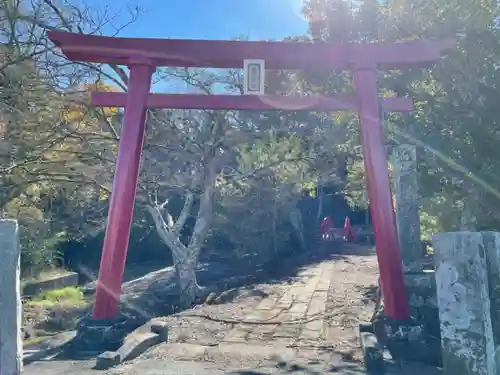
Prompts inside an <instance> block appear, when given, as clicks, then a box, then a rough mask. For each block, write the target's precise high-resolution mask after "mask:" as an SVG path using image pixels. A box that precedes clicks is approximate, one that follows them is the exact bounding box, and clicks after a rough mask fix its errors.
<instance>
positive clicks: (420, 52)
mask: <svg viewBox="0 0 500 375" xmlns="http://www.w3.org/2000/svg"><path fill="white" fill-rule="evenodd" d="M49 38H50V40H52V41H53V42H54V43H55V44H56V45H57V46H58V47H60V48H61V49H62V52H63V53H64V54H65V55H66V57H67V58H68V59H70V60H73V61H87V62H94V63H108V64H120V65H127V66H128V67H129V69H130V82H129V86H128V89H129V91H128V93H109V92H96V93H93V95H92V103H93V104H94V105H98V106H104V107H125V116H124V120H123V127H122V131H121V136H120V142H119V151H118V159H117V164H116V171H115V177H114V181H113V191H112V195H111V202H110V207H109V214H108V223H107V227H106V235H105V239H104V247H103V253H102V257H101V264H100V269H99V279H98V283H97V291H96V301H95V305H94V309H93V318H94V319H96V320H98V319H109V318H113V317H115V316H116V314H117V313H118V300H119V295H120V289H121V281H122V277H123V271H124V268H125V260H126V254H127V247H128V241H129V235H130V226H131V222H132V214H133V208H134V201H135V194H136V188H137V178H138V171H139V164H140V158H141V153H142V147H143V139H144V132H145V120H146V109H147V108H172V109H176V108H177V109H203V108H205V109H219V110H223V109H240V110H244V109H247V110H248V109H254V110H293V111H297V110H308V111H345V110H346V111H358V112H359V117H360V124H361V129H360V133H361V144H362V148H363V154H364V164H365V170H366V174H367V178H368V195H369V198H370V203H371V214H372V218H373V224H374V232H375V239H376V243H377V258H378V263H379V268H380V278H381V283H382V289H383V294H384V302H385V311H386V313H387V315H388V316H389V317H390V318H393V319H407V318H408V317H409V316H408V315H409V314H408V304H407V300H406V291H405V287H404V281H403V271H402V264H401V255H400V249H399V243H398V237H397V231H396V221H395V216H394V211H393V207H392V196H391V186H390V181H389V174H388V165H387V152H386V149H385V140H384V134H383V128H382V123H381V109H380V102H382V105H383V108H384V110H387V111H410V110H411V108H412V101H411V99H408V98H397V97H396V98H383V99H379V98H378V91H377V78H376V75H377V70H378V69H401V68H405V67H410V66H412V67H415V66H417V67H425V66H429V65H430V64H432V63H434V62H435V61H437V60H438V59H439V58H440V56H441V54H442V52H443V51H444V50H445V49H447V48H448V47H449V43H447V42H435V41H413V42H407V43H396V44H382V43H381V44H376V43H370V44H328V43H308V42H248V41H215V40H180V39H145V38H114V37H103V36H93V35H84V34H73V33H65V32H49ZM246 59H263V60H265V65H266V69H290V70H299V69H308V68H310V67H313V68H315V69H322V70H324V69H329V70H352V71H353V73H354V75H353V76H354V86H355V88H356V90H357V96H353V97H343V98H326V97H302V98H297V97H284V96H269V95H264V96H254V95H243V96H234V95H192V94H189V95H188V94H175V95H170V94H151V93H149V91H150V86H151V76H152V74H153V73H154V71H155V69H156V67H159V66H175V67H206V68H243V64H244V60H246Z"/></svg>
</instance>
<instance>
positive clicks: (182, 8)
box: [82, 0, 308, 92]
mask: <svg viewBox="0 0 500 375" xmlns="http://www.w3.org/2000/svg"><path fill="white" fill-rule="evenodd" d="M82 1H83V2H84V3H85V4H87V5H90V6H91V7H92V8H95V9H102V8H103V6H102V0H82ZM111 4H112V5H109V6H107V8H109V14H117V16H116V17H115V18H114V20H113V23H114V25H115V26H117V27H119V26H122V25H124V24H126V23H127V22H128V21H129V20H130V12H129V10H128V9H130V7H132V6H139V7H140V8H141V14H140V17H139V18H138V20H136V21H134V22H133V23H131V24H130V25H128V26H127V27H126V28H124V29H123V30H122V31H121V32H120V34H119V35H120V36H126V37H143V38H181V39H231V38H232V37H240V36H243V37H247V38H249V39H250V40H269V39H272V40H281V39H283V38H285V37H287V36H294V35H302V34H304V33H306V32H307V28H308V24H307V21H306V20H305V19H304V18H303V17H302V15H301V12H300V10H301V8H302V0H113V2H112V3H111ZM115 29H116V28H115V27H111V26H110V27H109V28H108V29H106V28H105V29H104V30H103V32H104V34H105V35H112V34H113V33H114V31H115ZM152 91H156V92H158V91H161V92H165V91H169V92H182V91H185V90H184V89H183V88H179V87H174V86H173V83H171V82H170V83H167V82H165V81H162V82H156V83H154V84H153V87H152Z"/></svg>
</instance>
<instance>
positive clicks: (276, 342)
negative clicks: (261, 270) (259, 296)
mask: <svg viewBox="0 0 500 375" xmlns="http://www.w3.org/2000/svg"><path fill="white" fill-rule="evenodd" d="M332 271H333V263H332V262H324V263H321V264H319V265H315V266H313V267H310V268H307V269H305V270H304V271H301V272H300V273H299V274H298V280H297V281H295V282H294V283H293V284H291V285H289V286H288V287H287V288H286V289H285V291H284V293H283V294H282V295H271V296H269V297H267V298H265V299H263V300H262V301H261V302H260V303H259V304H258V305H257V307H256V308H255V310H253V311H251V312H250V313H249V314H248V315H247V316H246V317H245V319H244V320H245V321H247V322H254V323H255V324H240V325H238V326H236V327H235V328H233V329H232V330H231V332H229V334H228V335H227V336H226V337H225V338H224V340H223V343H226V344H227V343H229V344H230V345H232V344H233V343H245V344H249V345H263V344H272V345H273V346H275V347H290V346H297V345H299V344H300V343H303V342H305V341H324V340H325V338H326V333H327V321H326V319H325V318H326V317H325V314H326V302H327V293H328V289H329V286H330V282H331V278H332ZM259 323H260V324H259ZM221 345H222V344H221Z"/></svg>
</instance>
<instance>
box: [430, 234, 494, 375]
mask: <svg viewBox="0 0 500 375" xmlns="http://www.w3.org/2000/svg"><path fill="white" fill-rule="evenodd" d="M432 243H433V247H434V252H435V253H434V259H435V266H436V288H437V300H438V306H439V319H440V326H441V349H442V357H443V369H444V374H446V375H454V374H457V375H458V374H460V375H476V374H477V375H496V374H497V366H496V362H495V345H494V339H493V329H492V321H491V304H490V299H489V295H490V292H489V287H488V274H487V266H486V252H485V248H484V245H483V238H482V235H481V233H475V232H455V233H442V234H439V235H437V236H435V237H434V238H433V240H432Z"/></svg>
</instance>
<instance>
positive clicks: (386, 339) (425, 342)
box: [359, 315, 442, 369]
mask: <svg viewBox="0 0 500 375" xmlns="http://www.w3.org/2000/svg"><path fill="white" fill-rule="evenodd" d="M359 330H360V339H361V338H362V337H363V338H365V339H361V347H362V350H363V353H364V356H365V357H366V358H365V360H366V361H367V362H366V363H367V369H368V367H369V366H370V367H373V368H381V366H382V365H381V364H380V361H381V360H382V359H383V352H384V350H387V351H388V352H389V353H390V355H391V357H392V359H393V360H394V361H405V362H420V363H425V364H429V365H433V366H441V362H442V360H441V341H440V339H439V338H438V337H434V336H432V335H430V334H429V333H428V332H427V330H426V328H425V325H424V324H423V323H422V322H419V321H417V320H403V321H401V320H393V319H390V318H388V317H386V316H384V315H380V316H378V317H377V318H376V319H375V320H374V322H373V323H371V324H370V323H367V324H361V325H360V326H359ZM368 360H369V361H370V363H368ZM368 365H369V366H368Z"/></svg>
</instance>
